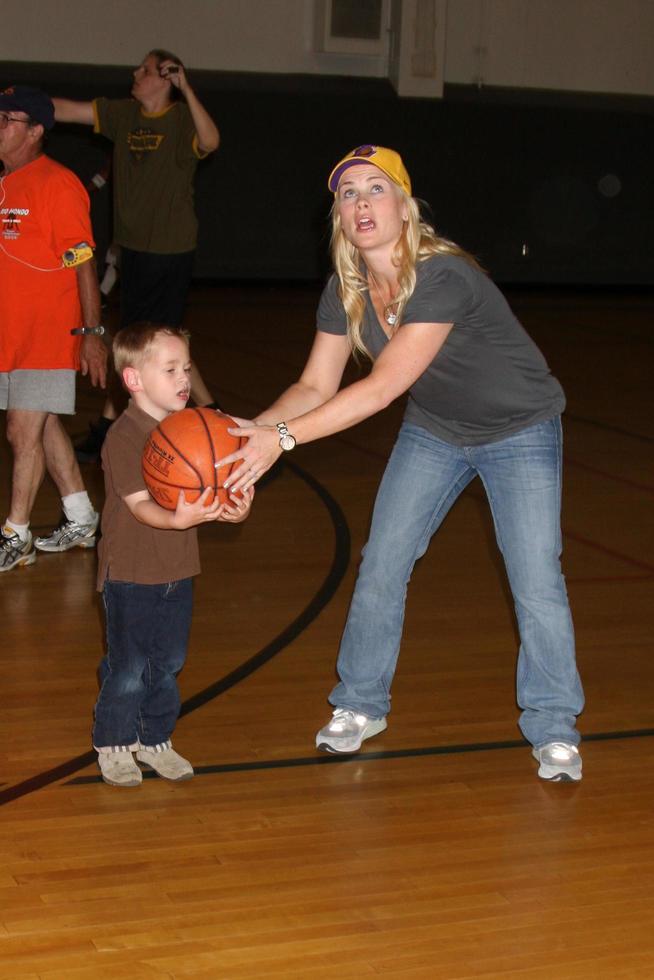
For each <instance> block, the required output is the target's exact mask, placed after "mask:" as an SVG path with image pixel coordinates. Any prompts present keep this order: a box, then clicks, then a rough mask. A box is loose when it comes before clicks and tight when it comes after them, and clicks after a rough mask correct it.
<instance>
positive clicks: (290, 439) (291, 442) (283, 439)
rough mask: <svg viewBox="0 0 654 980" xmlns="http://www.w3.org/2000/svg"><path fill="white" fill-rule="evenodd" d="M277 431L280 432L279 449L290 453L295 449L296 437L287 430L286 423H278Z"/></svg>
mask: <svg viewBox="0 0 654 980" xmlns="http://www.w3.org/2000/svg"><path fill="white" fill-rule="evenodd" d="M277 431H278V432H279V448H280V449H283V450H284V452H285V453H290V451H291V449H295V436H292V435H291V433H290V432H289V431H288V429H287V428H286V422H278V423H277Z"/></svg>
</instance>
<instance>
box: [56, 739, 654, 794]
mask: <svg viewBox="0 0 654 980" xmlns="http://www.w3.org/2000/svg"><path fill="white" fill-rule="evenodd" d="M623 738H654V728H637V729H634V730H633V731H624V732H596V733H595V734H591V735H584V738H583V743H582V744H585V743H586V742H609V741H614V740H618V739H623ZM527 746H529V742H527V741H526V739H522V738H518V739H512V740H511V741H506V742H467V743H464V744H462V745H430V746H427V747H426V748H422V749H390V750H388V751H385V752H356V753H355V754H354V755H330V754H325V755H317V754H316V755H312V756H301V757H300V758H297V759H268V760H259V761H256V762H228V763H223V764H217V765H213V766H195V767H194V769H195V775H196V776H214V775H216V774H217V773H223V772H255V771H257V770H262V769H296V768H299V767H301V766H328V765H343V764H345V763H348V762H374V761H377V760H380V759H384V760H386V759H417V758H420V757H422V756H429V755H461V754H462V753H464V752H497V751H498V750H505V749H524V748H526V747H527ZM155 777H156V778H158V777H157V774H156V773H155V772H151V771H148V772H144V773H143V778H144V779H151V778H155ZM100 782H102V777H101V776H77V777H76V778H75V779H71V780H69V781H68V782H67V783H65V785H66V786H82V785H86V784H88V783H100Z"/></svg>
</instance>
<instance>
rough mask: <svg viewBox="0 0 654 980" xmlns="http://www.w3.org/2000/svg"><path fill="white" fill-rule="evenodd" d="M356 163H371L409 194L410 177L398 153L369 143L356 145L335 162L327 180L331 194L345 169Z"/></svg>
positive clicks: (334, 191) (335, 189)
mask: <svg viewBox="0 0 654 980" xmlns="http://www.w3.org/2000/svg"><path fill="white" fill-rule="evenodd" d="M357 163H373V164H374V165H375V167H379V169H380V170H381V172H382V173H384V174H386V176H387V177H388V178H389V179H390V180H392V181H393V183H394V184H397V185H398V187H401V188H402V190H403V191H405V192H406V193H407V194H408V195H409V196H411V178H410V177H409V175H408V173H407V172H406V167H405V166H404V164H403V163H402V157H401V156H400V154H399V153H396V152H395V150H389V149H388V147H386V146H371V145H370V144H369V143H366V144H364V145H363V146H357V148H356V149H355V150H352V151H351V152H350V153H348V155H347V156H346V157H343V159H342V160H340V161H339V162H338V163H337V164H336V166H335V167H334V169H333V170H332V172H331V173H330V175H329V180H328V181H327V186H328V187H329V189H330V191H331V192H332V193H333V194H335V193H336V191H337V189H338V182H339V180H340V179H341V177H342V176H343V174H344V173H345V171H346V170H347V169H348V168H349V167H353V166H355V165H356V164H357Z"/></svg>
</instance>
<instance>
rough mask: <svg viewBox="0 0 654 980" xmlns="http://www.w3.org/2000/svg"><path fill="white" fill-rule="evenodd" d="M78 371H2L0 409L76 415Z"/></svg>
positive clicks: (64, 369) (61, 369)
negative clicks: (76, 378) (76, 380)
mask: <svg viewBox="0 0 654 980" xmlns="http://www.w3.org/2000/svg"><path fill="white" fill-rule="evenodd" d="M76 374H77V372H76V371H72V370H69V369H68V368H60V369H57V370H54V371H0V409H3V410H5V411H6V410H7V409H10V408H18V409H26V410H27V411H30V412H52V414H53V415H74V414H75V375H76Z"/></svg>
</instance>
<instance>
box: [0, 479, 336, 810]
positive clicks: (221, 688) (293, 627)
mask: <svg viewBox="0 0 654 980" xmlns="http://www.w3.org/2000/svg"><path fill="white" fill-rule="evenodd" d="M284 466H285V467H287V468H288V469H290V470H292V471H293V472H294V473H295V475H296V476H298V477H299V478H300V479H301V480H304V482H305V483H306V484H307V485H308V486H309V487H310V488H311V489H312V490H313V492H314V493H315V494H317V496H318V497H320V499H321V501H322V502H323V504H324V505H325V508H326V510H327V512H328V513H329V516H330V517H331V520H332V525H333V528H334V554H333V557H332V563H331V566H330V569H329V571H328V572H327V575H326V576H325V579H324V581H323V583H322V585H321V586H320V588H319V589H318V591H317V592H316V593H315V595H314V596H313V598H312V599H311V600H310V602H309V603H308V604H307V605H306V606H305V608H304V609H303V610H302V612H301V613H300V614H299V616H297V617H296V618H295V619H294V620H293V621H292V622H291V623H289V625H288V626H287V627H286V628H285V629H283V630H282V632H281V633H279V634H278V635H277V636H276V637H275V638H274V639H273V640H271V642H270V643H268V644H266V646H265V647H263V649H261V650H260V651H259V652H258V653H256V654H254V656H252V657H250V658H249V659H248V660H246V661H244V663H242V664H241V665H240V666H239V667H237V668H236V669H235V670H232V671H230V672H229V674H226V675H225V676H224V677H222V678H221V679H220V680H218V681H216V682H215V683H214V684H210V685H209V687H205V688H204V690H202V691H198V693H197V694H194V695H193V696H192V697H190V698H188V699H187V700H186V701H184V703H183V704H182V709H181V711H180V718H181V717H183V716H184V715H188V714H190V713H191V712H192V711H197V709H198V708H201V707H202V706H203V705H205V704H208V703H209V702H210V701H213V699H214V698H217V697H218V696H219V695H220V694H224V692H225V691H228V690H229V689H230V688H232V687H235V685H236V684H239V683H240V682H241V681H243V680H245V679H246V678H247V677H249V676H250V675H251V674H253V673H254V672H255V671H256V670H258V669H259V668H260V667H263V665H264V664H266V663H268V661H269V660H272V659H273V657H276V656H277V654H278V653H281V651H282V650H284V649H285V648H286V647H287V646H288V645H289V644H290V643H291V642H292V641H293V640H295V639H297V637H298V636H299V635H300V634H301V633H302V632H303V631H304V630H305V629H306V628H307V626H309V625H310V624H311V623H312V622H313V620H314V619H315V618H316V617H317V616H318V614H319V613H320V612H321V611H322V610H323V609H324V608H325V606H326V605H327V603H328V602H329V601H330V599H331V598H332V596H333V595H334V593H335V591H336V589H337V588H338V586H339V585H340V583H341V581H342V579H343V576H344V575H345V573H346V571H347V568H348V565H349V561H350V529H349V527H348V525H347V521H346V520H345V515H344V514H343V511H342V510H341V508H340V507H339V505H338V504H337V503H336V501H335V500H334V498H333V497H332V496H331V495H330V494H329V493H328V492H327V490H326V489H325V488H324V487H323V486H322V484H320V483H318V481H317V480H315V479H314V478H313V477H312V476H310V475H309V474H308V473H307V472H305V470H303V469H301V467H299V466H297V465H296V464H295V463H291V462H289V461H288V460H284V461H283V463H282V464H281V465H280V468H281V467H284ZM95 761H96V753H95V752H94V751H93V750H91V751H89V752H85V753H84V754H83V755H77V756H75V757H74V758H72V759H67V760H66V761H65V762H62V763H61V764H60V765H58V766H54V768H52V769H47V770H45V771H44V772H41V773H37V775H35V776H31V777H30V778H29V779H25V780H23V782H21V783H17V784H16V785H14V786H9V787H8V788H7V789H4V790H0V806H4V805H5V804H6V803H11V802H12V801H13V800H17V799H19V798H20V797H22V796H27V795H28V794H29V793H34V792H36V791H37V790H39V789H43V788H44V787H45V786H49V785H51V784H52V783H56V782H58V781H59V780H60V779H64V778H65V777H66V776H71V775H72V774H73V773H75V772H79V770H80V769H86V767H87V766H90V765H91V764H92V763H94V762H95Z"/></svg>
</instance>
